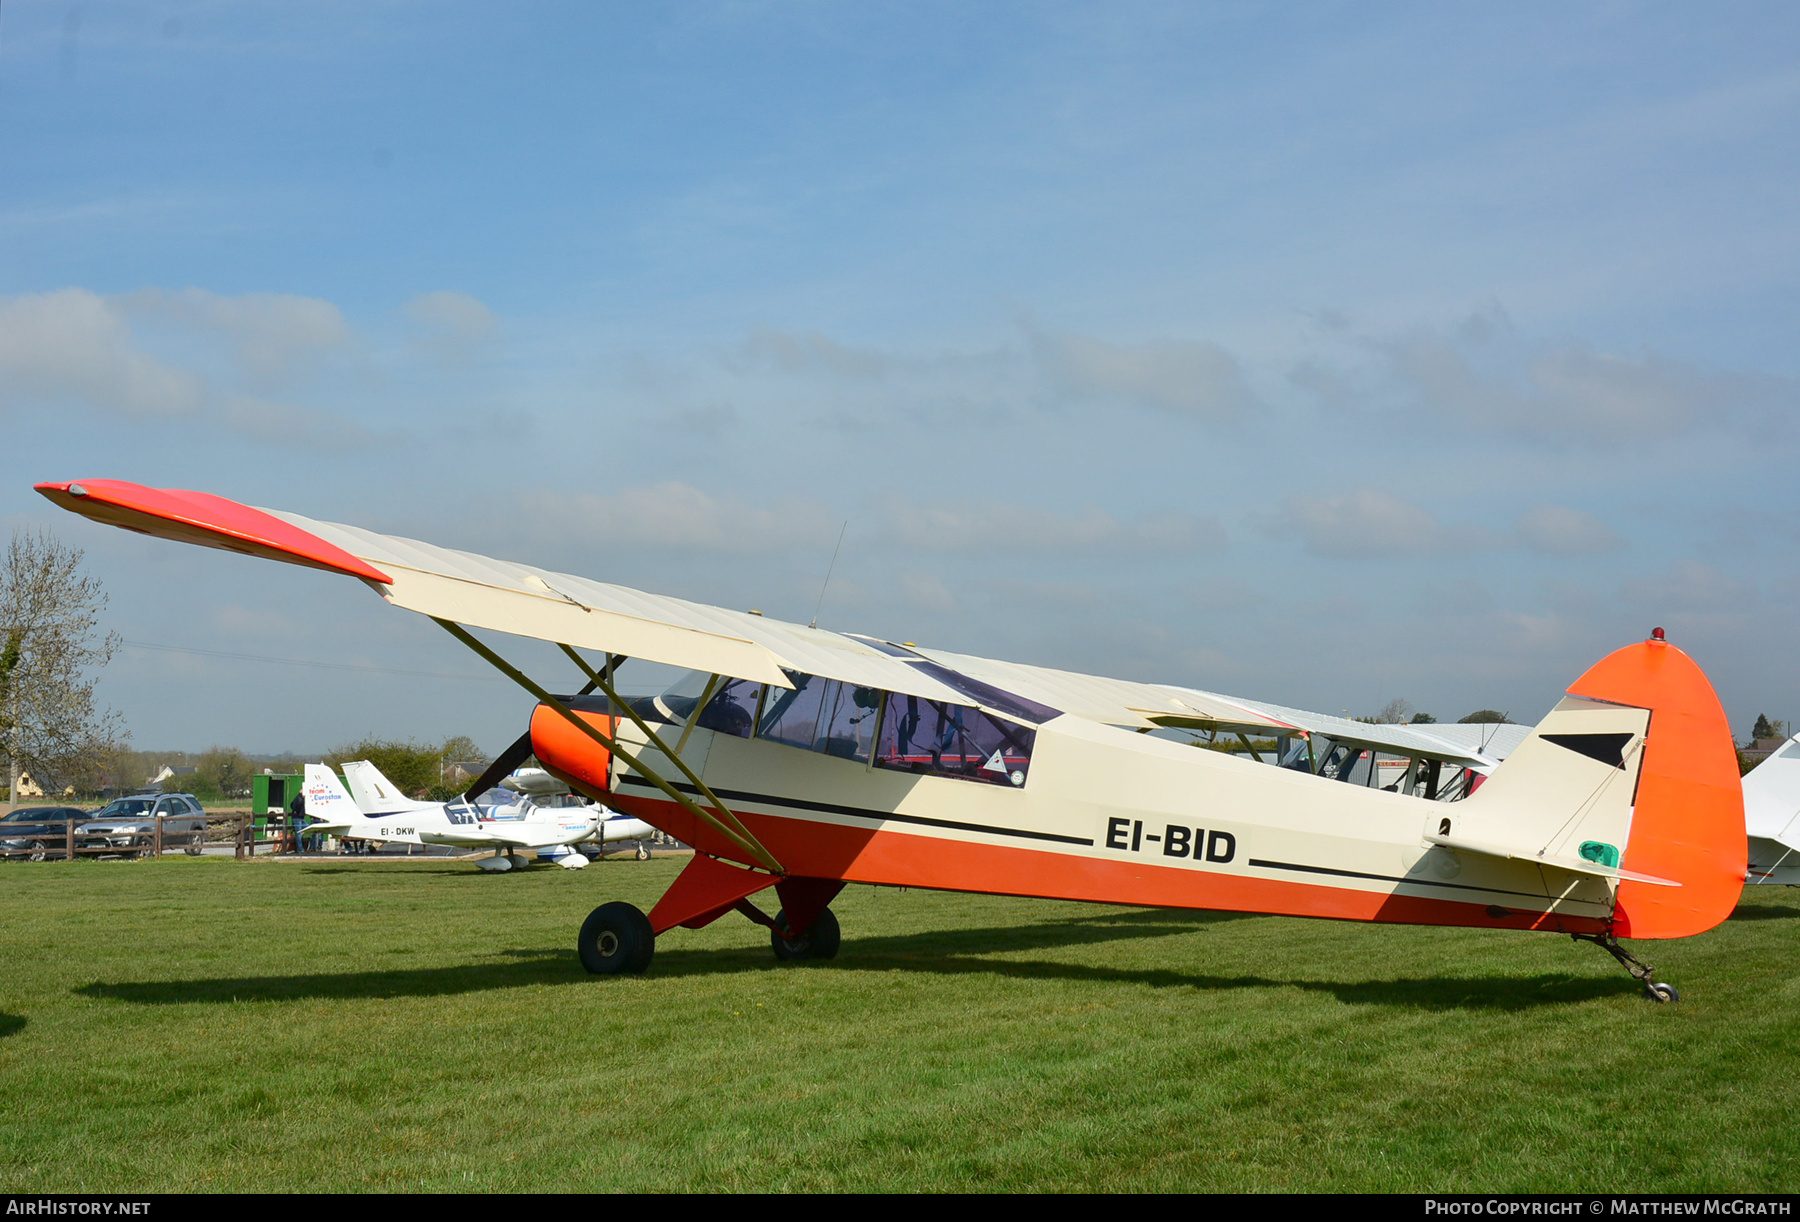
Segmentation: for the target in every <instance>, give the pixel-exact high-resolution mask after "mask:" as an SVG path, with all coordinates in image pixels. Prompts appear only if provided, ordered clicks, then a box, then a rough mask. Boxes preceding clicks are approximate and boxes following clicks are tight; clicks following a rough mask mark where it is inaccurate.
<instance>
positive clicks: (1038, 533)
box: [881, 496, 1225, 555]
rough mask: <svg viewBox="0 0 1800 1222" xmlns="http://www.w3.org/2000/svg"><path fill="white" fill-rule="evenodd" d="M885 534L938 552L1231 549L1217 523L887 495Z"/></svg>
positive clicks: (1181, 516) (1161, 515)
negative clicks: (916, 500)
mask: <svg viewBox="0 0 1800 1222" xmlns="http://www.w3.org/2000/svg"><path fill="white" fill-rule="evenodd" d="M881 517H882V522H883V527H884V530H885V533H886V534H887V535H888V536H889V537H890V538H891V539H892V540H893V541H894V542H896V543H898V544H900V545H901V546H903V547H911V548H918V549H920V550H923V551H935V552H982V553H990V554H994V555H1003V554H1006V553H1008V552H1013V551H1020V550H1027V551H1043V550H1054V551H1073V550H1094V549H1100V548H1107V549H1111V550H1114V551H1133V552H1143V551H1158V552H1196V551H1213V550H1217V549H1218V548H1221V547H1223V546H1224V545H1225V534H1224V530H1223V529H1222V528H1221V527H1220V526H1219V524H1218V522H1216V521H1215V520H1213V519H1212V518H1203V517H1196V516H1194V515H1192V514H1184V513H1176V512H1173V511H1167V510H1165V511H1160V512H1154V513H1147V514H1141V515H1139V516H1138V517H1136V518H1132V519H1129V520H1125V521H1121V520H1120V519H1118V518H1115V517H1113V516H1112V515H1111V514H1109V513H1107V512H1106V511H1105V510H1104V509H1101V508H1099V507H1098V506H1094V505H1089V506H1087V507H1086V508H1084V509H1081V510H1079V511H1078V512H1076V513H1073V514H1068V515H1063V514H1057V513H1054V512H1050V511H1046V510H1043V509H1039V508H1037V507H1035V506H1030V505H1011V504H1005V503H1003V502H999V501H965V500H951V501H946V502H941V503H940V502H933V503H930V504H916V503H913V502H911V501H908V500H906V499H904V498H903V497H899V496H889V497H887V498H886V499H885V500H884V501H883V503H882V508H881Z"/></svg>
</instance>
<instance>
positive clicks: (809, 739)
mask: <svg viewBox="0 0 1800 1222" xmlns="http://www.w3.org/2000/svg"><path fill="white" fill-rule="evenodd" d="M785 673H786V674H787V676H788V678H789V679H790V680H792V682H793V684H794V686H793V687H792V688H791V689H782V688H776V687H771V688H769V689H768V692H767V694H766V696H765V697H764V701H763V713H762V720H761V721H760V722H758V723H757V728H756V736H757V737H758V738H766V739H768V740H769V741H770V742H777V743H784V744H786V745H787V746H790V747H798V748H800V749H801V750H802V751H817V752H819V753H821V754H823V755H832V756H836V757H837V758H839V759H845V760H856V761H860V762H862V763H868V762H869V758H870V755H871V754H873V755H874V765H875V767H877V768H891V769H895V770H897V771H902V772H917V773H924V774H927V775H930V776H942V777H954V778H957V779H960V780H968V781H982V782H985V783H987V784H990V785H1005V786H1008V787H1009V788H1010V787H1014V786H1020V785H1023V784H1024V783H1025V778H1026V775H1027V774H1028V773H1029V772H1030V770H1031V748H1032V746H1033V744H1034V743H1035V742H1036V740H1037V731H1036V730H1034V729H1032V728H1031V727H1030V726H1022V725H1018V724H1017V723H1015V722H1011V721H1008V720H1006V719H1005V718H1003V717H996V716H994V715H992V714H990V713H984V712H983V711H982V710H980V709H978V708H975V707H974V706H972V705H966V704H948V703H944V702H942V701H935V700H927V699H925V698H924V697H921V696H905V695H900V694H898V693H893V692H882V691H877V690H876V689H874V688H870V687H860V686H858V685H857V684H854V683H846V682H844V681H842V680H840V679H823V678H820V677H819V676H818V675H804V674H800V673H799V672H797V671H787V672H785ZM701 724H705V722H704V720H702V723H701ZM878 727H879V728H878Z"/></svg>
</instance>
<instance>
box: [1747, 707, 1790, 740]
mask: <svg viewBox="0 0 1800 1222" xmlns="http://www.w3.org/2000/svg"><path fill="white" fill-rule="evenodd" d="M1786 737H1787V724H1786V723H1785V722H1780V721H1770V720H1769V717H1768V714H1766V713H1758V714H1757V715H1756V728H1755V729H1753V730H1751V731H1750V741H1751V742H1759V741H1761V740H1762V739H1765V738H1786Z"/></svg>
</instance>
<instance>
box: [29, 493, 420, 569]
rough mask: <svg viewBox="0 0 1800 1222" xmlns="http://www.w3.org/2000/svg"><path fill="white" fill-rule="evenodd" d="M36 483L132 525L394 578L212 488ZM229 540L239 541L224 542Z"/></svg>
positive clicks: (56, 497) (101, 516)
mask: <svg viewBox="0 0 1800 1222" xmlns="http://www.w3.org/2000/svg"><path fill="white" fill-rule="evenodd" d="M34 487H35V488H36V490H37V491H38V492H41V493H42V494H43V495H45V496H46V497H49V498H50V499H51V500H53V501H57V502H59V503H61V504H62V506H63V508H65V509H71V510H74V511H75V512H77V513H80V514H82V515H83V516H86V517H93V518H96V519H98V520H100V521H104V522H108V523H110V524H111V525H114V526H122V527H124V528H125V529H127V530H137V531H140V532H141V533H143V534H151V535H154V534H167V536H168V537H171V538H179V539H182V540H183V541H185V542H188V543H195V542H204V543H206V545H208V546H215V547H225V548H228V549H229V550H232V551H247V550H250V549H249V548H245V547H243V546H241V545H242V544H246V543H247V544H250V545H251V547H252V548H255V549H257V550H256V552H255V553H253V554H260V555H262V556H263V557H264V558H266V559H273V560H284V561H286V562H287V563H290V564H303V565H306V566H307V567H309V568H320V569H325V570H327V571H330V572H334V573H343V574H344V575H346V576H349V577H358V578H361V579H362V580H364V581H373V582H377V583H379V584H381V585H392V584H393V583H394V579H393V578H392V577H389V576H388V575H387V574H386V573H384V572H382V571H381V570H380V569H378V568H376V567H375V566H374V565H372V564H370V563H369V562H368V561H366V560H364V559H362V558H361V557H359V556H354V555H352V554H351V553H349V552H347V551H345V550H344V549H343V548H341V547H339V546H337V545H336V544H335V543H331V542H328V541H327V540H325V539H321V538H320V537H319V536H317V535H315V534H313V533H312V532H311V531H307V530H303V529H301V528H300V527H298V526H295V525H293V524H292V523H290V522H286V521H284V520H282V519H281V518H278V517H276V516H275V515H274V514H271V513H268V512H266V511H264V510H261V509H257V508H254V507H253V506H250V505H245V504H243V503H242V502H239V501H234V500H231V499H230V498H228V497H222V496H216V495H214V494H213V493H210V492H189V491H182V490H180V489H175V488H151V487H147V486H146V485H143V484H134V483H131V482H130V481H129V480H121V479H90V480H68V481H63V482H57V481H54V480H50V481H46V482H44V483H41V484H36V485H34ZM64 498H69V499H67V500H65V499H64ZM71 501H73V502H76V503H71ZM80 502H85V503H87V504H91V505H96V506H98V505H106V506H111V507H113V508H114V509H116V510H124V511H125V512H126V514H128V515H131V516H132V517H135V518H136V519H137V520H138V521H143V520H145V519H149V520H152V521H162V522H168V523H172V524H175V525H176V526H178V527H180V528H181V529H180V530H178V531H175V532H172V533H171V532H167V531H157V530H152V529H145V528H144V527H141V526H136V525H133V524H132V521H131V520H130V518H127V519H126V520H123V521H121V520H119V515H118V514H116V513H111V512H90V511H89V510H87V509H85V508H82V506H81V504H80ZM196 532H197V533H199V534H201V535H203V536H211V537H212V538H214V539H217V540H221V542H217V543H211V542H207V541H206V540H204V539H195V538H193V537H192V535H193V534H194V533H196ZM226 540H231V541H235V542H224V541H226Z"/></svg>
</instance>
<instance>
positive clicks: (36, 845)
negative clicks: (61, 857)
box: [26, 840, 50, 861]
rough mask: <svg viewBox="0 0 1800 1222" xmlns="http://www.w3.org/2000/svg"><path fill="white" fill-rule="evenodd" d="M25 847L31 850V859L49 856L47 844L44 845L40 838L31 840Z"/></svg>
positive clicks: (35, 859) (42, 858)
mask: <svg viewBox="0 0 1800 1222" xmlns="http://www.w3.org/2000/svg"><path fill="white" fill-rule="evenodd" d="M26 847H28V848H29V849H30V850H31V860H32V861H42V860H44V859H45V858H46V857H48V856H50V851H49V846H48V845H46V844H45V843H44V842H43V841H42V840H33V841H32V842H31V843H30V844H29V845H27V846H26Z"/></svg>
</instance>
